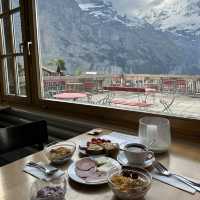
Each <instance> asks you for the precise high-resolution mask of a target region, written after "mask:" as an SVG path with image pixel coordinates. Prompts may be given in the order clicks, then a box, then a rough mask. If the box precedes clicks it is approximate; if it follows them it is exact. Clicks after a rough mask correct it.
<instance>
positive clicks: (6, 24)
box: [2, 16, 13, 54]
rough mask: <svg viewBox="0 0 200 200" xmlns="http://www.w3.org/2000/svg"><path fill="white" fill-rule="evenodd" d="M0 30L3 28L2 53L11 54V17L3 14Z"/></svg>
mask: <svg viewBox="0 0 200 200" xmlns="http://www.w3.org/2000/svg"><path fill="white" fill-rule="evenodd" d="M2 25H3V27H2V30H3V41H4V42H3V43H4V49H3V52H4V54H12V53H13V48H12V47H13V41H12V35H11V33H12V29H11V26H10V25H11V18H10V16H5V17H4V18H3V22H2Z"/></svg>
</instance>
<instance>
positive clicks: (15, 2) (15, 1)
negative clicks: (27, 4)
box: [11, 0, 19, 8]
mask: <svg viewBox="0 0 200 200" xmlns="http://www.w3.org/2000/svg"><path fill="white" fill-rule="evenodd" d="M11 5H12V8H17V7H19V0H11Z"/></svg>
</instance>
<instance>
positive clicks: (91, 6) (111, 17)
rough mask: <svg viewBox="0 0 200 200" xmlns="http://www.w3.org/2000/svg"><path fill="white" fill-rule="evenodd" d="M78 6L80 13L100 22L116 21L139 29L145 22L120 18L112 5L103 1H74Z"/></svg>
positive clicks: (136, 18)
mask: <svg viewBox="0 0 200 200" xmlns="http://www.w3.org/2000/svg"><path fill="white" fill-rule="evenodd" d="M76 2H77V3H78V6H79V7H80V8H81V10H82V11H84V12H86V13H88V14H89V15H91V16H94V17H96V18H98V19H99V20H102V21H103V22H111V21H118V22H119V23H122V24H125V25H126V26H133V27H135V28H139V27H142V26H144V25H145V21H144V20H143V19H140V18H138V17H132V18H131V19H129V18H127V16H126V15H124V16H122V15H120V14H118V12H117V11H116V10H114V9H113V6H112V3H111V2H109V1H105V0H76Z"/></svg>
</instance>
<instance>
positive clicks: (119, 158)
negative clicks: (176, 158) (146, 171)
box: [117, 151, 155, 168]
mask: <svg viewBox="0 0 200 200" xmlns="http://www.w3.org/2000/svg"><path fill="white" fill-rule="evenodd" d="M117 161H118V162H119V163H120V164H121V165H123V166H127V167H143V168H146V167H150V166H151V165H152V164H153V162H154V161H155V157H152V158H151V159H149V160H146V161H145V162H144V164H142V165H140V164H132V163H129V162H128V160H127V158H126V156H125V154H124V152H123V151H120V152H119V154H118V155H117Z"/></svg>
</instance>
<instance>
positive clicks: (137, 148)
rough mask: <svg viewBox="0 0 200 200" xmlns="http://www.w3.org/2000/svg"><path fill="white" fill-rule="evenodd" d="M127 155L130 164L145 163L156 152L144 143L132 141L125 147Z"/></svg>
mask: <svg viewBox="0 0 200 200" xmlns="http://www.w3.org/2000/svg"><path fill="white" fill-rule="evenodd" d="M124 153H125V156H126V158H127V160H128V162H129V163H130V164H135V165H143V164H144V163H145V161H147V160H150V159H152V158H153V157H154V153H153V152H152V151H150V150H148V148H147V147H146V146H145V145H143V144H138V143H131V144H127V145H125V147H124Z"/></svg>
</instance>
